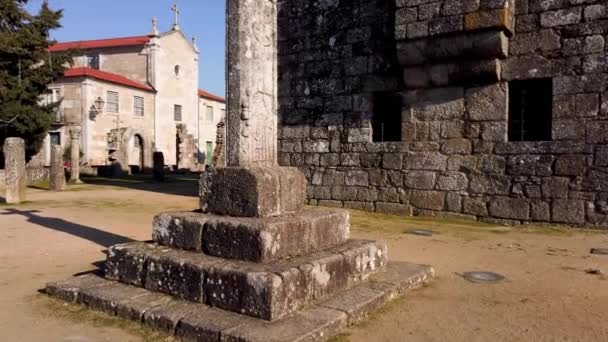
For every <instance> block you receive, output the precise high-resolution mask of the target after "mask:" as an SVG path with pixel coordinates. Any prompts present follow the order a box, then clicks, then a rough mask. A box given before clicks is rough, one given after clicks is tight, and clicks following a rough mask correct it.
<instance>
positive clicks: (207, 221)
mask: <svg viewBox="0 0 608 342" xmlns="http://www.w3.org/2000/svg"><path fill="white" fill-rule="evenodd" d="M349 234H350V214H349V213H348V211H344V210H324V209H312V210H304V211H303V212H300V213H298V214H286V215H281V216H278V217H269V218H245V217H228V216H215V215H205V214H201V213H194V212H180V213H165V214H160V215H158V216H156V217H155V218H154V223H153V229H152V239H153V240H154V241H155V242H157V243H158V244H160V245H164V246H169V247H174V248H178V249H184V250H191V251H199V252H200V251H202V252H204V253H205V254H208V255H213V256H217V257H222V258H228V259H236V260H245V261H251V262H263V263H268V262H273V261H276V260H281V259H287V258H291V257H294V256H298V255H306V254H309V253H312V252H316V251H320V250H324V249H327V248H330V247H333V246H337V245H340V244H343V243H345V242H346V241H347V240H348V237H349Z"/></svg>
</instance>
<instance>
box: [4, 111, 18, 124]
mask: <svg viewBox="0 0 608 342" xmlns="http://www.w3.org/2000/svg"><path fill="white" fill-rule="evenodd" d="M18 117H19V114H17V115H15V117H13V118H12V119H10V120H8V121H7V120H2V119H0V124H5V125H9V124H12V123H13V122H15V120H17V118H18Z"/></svg>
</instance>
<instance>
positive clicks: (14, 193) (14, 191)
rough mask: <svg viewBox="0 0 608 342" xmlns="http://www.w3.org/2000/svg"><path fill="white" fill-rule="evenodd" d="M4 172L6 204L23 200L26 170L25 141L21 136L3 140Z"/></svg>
mask: <svg viewBox="0 0 608 342" xmlns="http://www.w3.org/2000/svg"><path fill="white" fill-rule="evenodd" d="M3 152H4V172H5V178H6V180H5V182H6V196H5V200H6V203H8V204H18V203H21V202H23V201H25V188H26V187H27V171H26V170H25V142H24V141H23V139H21V138H7V139H6V140H5V141H4V147H3Z"/></svg>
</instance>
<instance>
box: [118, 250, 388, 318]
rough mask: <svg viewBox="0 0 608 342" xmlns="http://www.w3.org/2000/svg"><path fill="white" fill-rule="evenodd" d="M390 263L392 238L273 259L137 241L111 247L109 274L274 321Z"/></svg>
mask: <svg viewBox="0 0 608 342" xmlns="http://www.w3.org/2000/svg"><path fill="white" fill-rule="evenodd" d="M386 263H387V247H386V243H385V242H376V241H368V240H350V241H348V242H347V243H345V244H342V245H340V246H336V247H333V248H331V249H328V250H325V251H321V252H316V253H313V254H310V255H308V256H304V257H297V258H293V259H290V260H287V261H279V262H275V263H272V264H261V263H251V262H244V261H233V260H227V259H223V258H217V257H212V256H208V255H205V254H202V253H196V252H189V251H184V250H178V249H172V248H167V247H164V246H159V245H157V244H148V243H140V242H136V243H129V244H124V245H118V246H113V247H111V248H110V249H109V252H108V260H107V263H106V277H107V278H108V279H110V280H116V281H120V282H123V283H126V284H131V285H135V286H139V287H143V288H146V289H148V290H151V291H156V292H161V293H166V294H170V295H172V296H174V297H177V298H182V299H186V300H189V301H193V302H198V303H206V304H209V305H211V306H214V307H218V308H221V309H224V310H228V311H233V312H237V313H241V314H245V315H249V316H252V317H256V318H262V319H265V320H270V321H272V320H277V319H280V318H282V317H285V316H286V315H288V314H290V313H292V312H295V311H297V310H298V309H300V308H301V307H303V306H305V305H307V304H309V303H311V302H313V301H317V300H320V299H323V298H326V297H328V296H330V295H332V294H335V293H337V292H339V291H343V290H345V289H349V288H352V287H353V286H355V285H357V284H358V283H360V282H362V281H364V280H366V279H367V278H369V276H371V275H372V274H374V273H377V272H379V271H381V270H382V269H383V268H384V267H385V265H386Z"/></svg>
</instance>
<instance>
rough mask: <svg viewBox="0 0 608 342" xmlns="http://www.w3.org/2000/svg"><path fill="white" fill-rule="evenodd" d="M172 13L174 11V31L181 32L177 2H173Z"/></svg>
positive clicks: (175, 0)
mask: <svg viewBox="0 0 608 342" xmlns="http://www.w3.org/2000/svg"><path fill="white" fill-rule="evenodd" d="M171 11H173V31H179V15H180V14H181V13H182V12H180V10H179V8H178V7H177V0H174V1H173V6H172V7H171Z"/></svg>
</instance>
